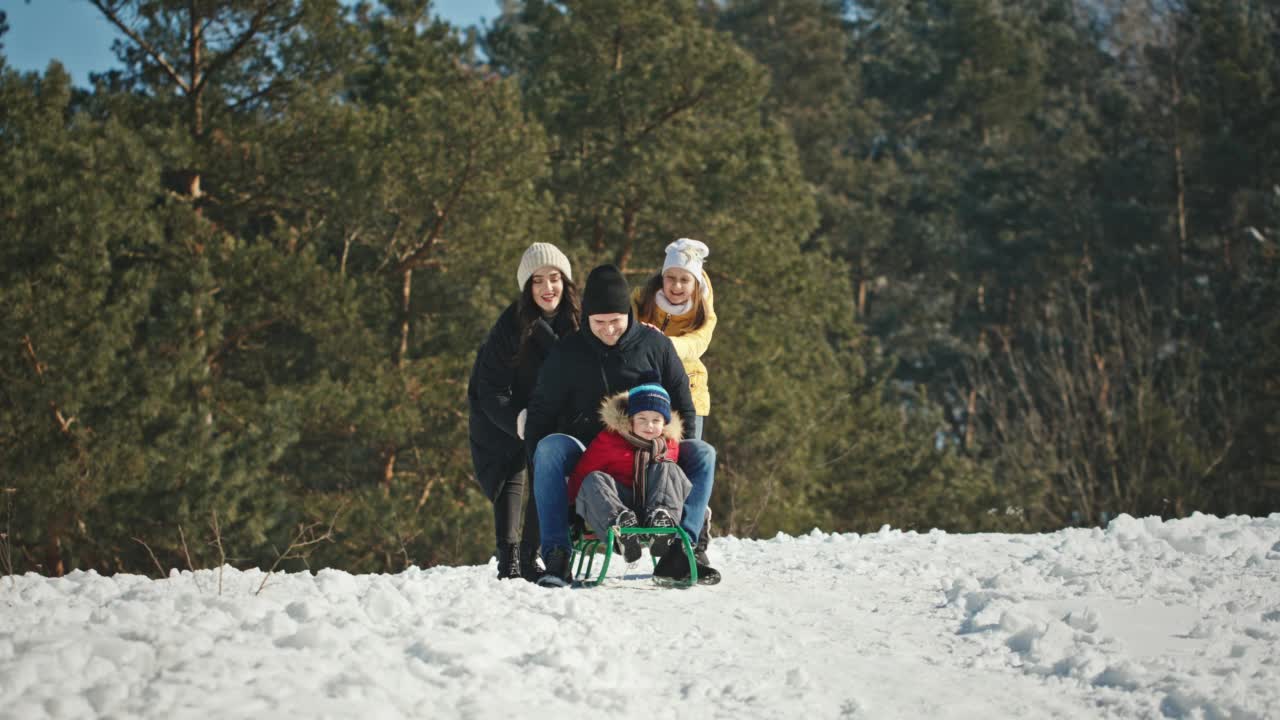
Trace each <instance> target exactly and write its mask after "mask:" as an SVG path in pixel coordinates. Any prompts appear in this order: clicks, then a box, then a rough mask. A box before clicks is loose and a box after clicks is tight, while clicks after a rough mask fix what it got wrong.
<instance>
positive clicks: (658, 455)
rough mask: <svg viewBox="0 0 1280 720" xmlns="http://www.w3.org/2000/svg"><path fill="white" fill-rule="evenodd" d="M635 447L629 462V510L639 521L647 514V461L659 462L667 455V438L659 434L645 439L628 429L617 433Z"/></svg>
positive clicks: (642, 520)
mask: <svg viewBox="0 0 1280 720" xmlns="http://www.w3.org/2000/svg"><path fill="white" fill-rule="evenodd" d="M619 434H620V435H622V437H624V438H626V440H627V442H629V443H631V447H633V448H635V449H636V455H635V460H634V461H632V464H631V477H632V478H633V479H632V481H631V510H632V511H633V512H635V514H636V517H637V518H639V519H640V522H644V518H645V517H646V516H647V515H648V513H646V512H645V487H644V484H645V479H646V478H647V477H648V474H649V473H648V470H649V463H652V462H655V461H658V462H661V461H662V459H663V458H665V457H666V456H667V439H666V438H665V437H663V436H661V435H659V436H658V437H656V438H654V439H652V440H645V439H644V438H642V437H640V436H639V435H636V434H635V433H633V432H631V431H630V430H628V431H626V432H622V433H619Z"/></svg>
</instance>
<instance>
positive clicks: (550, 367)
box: [524, 313, 696, 457]
mask: <svg viewBox="0 0 1280 720" xmlns="http://www.w3.org/2000/svg"><path fill="white" fill-rule="evenodd" d="M630 315H631V323H630V325H629V326H628V327H627V331H626V332H625V333H623V334H622V337H620V338H618V342H617V344H615V345H614V346H612V347H610V346H608V345H605V344H604V343H602V342H600V339H599V338H597V337H596V336H595V335H594V334H593V333H592V332H591V327H590V323H589V322H588V320H587V318H586V317H583V318H582V327H581V329H579V330H578V332H576V333H573V334H572V335H569V336H567V337H565V338H564V339H563V340H561V341H560V342H559V343H558V344H557V345H556V346H555V348H554V349H552V351H551V354H550V355H548V356H547V359H546V361H545V362H544V363H543V364H542V371H541V372H540V373H539V374H538V382H537V385H536V387H535V388H534V391H533V396H532V397H530V398H529V415H528V418H527V421H526V422H525V427H524V430H525V431H524V439H525V447H526V448H527V449H528V452H529V457H533V451H534V450H535V449H536V448H537V447H538V442H539V441H540V440H542V438H544V437H546V436H547V435H550V434H552V433H567V434H569V435H573V436H574V437H576V438H578V439H579V440H581V441H582V444H583V445H586V444H588V443H590V442H591V439H592V438H594V437H595V436H596V433H598V432H600V430H602V429H603V425H601V424H600V415H599V412H600V401H601V400H603V399H604V398H605V397H607V396H609V395H612V394H614V393H617V392H621V391H623V390H628V389H630V388H632V387H634V386H636V385H637V384H638V380H639V378H640V376H641V375H642V374H643V373H645V371H648V372H655V371H656V372H657V374H658V377H660V378H661V379H662V387H664V388H665V389H666V391H667V393H668V394H670V395H671V409H672V410H673V411H675V412H678V413H680V417H681V419H682V420H683V421H684V427H685V434H686V437H690V435H689V433H691V432H692V429H693V427H694V421H695V418H696V415H695V414H694V411H693V396H692V395H690V394H689V376H688V375H686V374H685V372H684V364H683V363H681V362H680V356H678V355H676V349H675V346H674V345H672V344H671V339H670V338H668V337H667V336H666V335H663V334H662V333H661V332H658V331H657V330H654V329H653V328H651V327H646V326H644V325H638V324H636V321H635V315H634V313H630Z"/></svg>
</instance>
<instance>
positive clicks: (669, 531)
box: [569, 526, 698, 588]
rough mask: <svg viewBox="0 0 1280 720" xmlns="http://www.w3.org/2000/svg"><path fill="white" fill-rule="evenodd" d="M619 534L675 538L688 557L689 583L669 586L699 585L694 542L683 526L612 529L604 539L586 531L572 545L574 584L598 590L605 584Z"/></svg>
mask: <svg viewBox="0 0 1280 720" xmlns="http://www.w3.org/2000/svg"><path fill="white" fill-rule="evenodd" d="M618 535H675V536H676V537H677V538H679V540H680V548H681V550H683V551H684V554H685V556H686V557H688V558H689V578H688V579H687V580H673V581H671V582H670V583H669V584H670V585H672V586H674V587H685V588H687V587H693V586H694V585H697V584H698V563H697V562H696V561H695V560H694V557H693V543H692V542H690V541H689V533H687V532H685V531H684V528H681V527H662V528H655V527H628V528H620V527H617V526H613V527H610V528H609V531H608V532H607V533H606V534H605V537H604V538H603V539H602V538H600V537H599V536H598V535H596V534H595V533H594V532H587V533H586V534H585V535H583V536H582V537H581V538H579V539H578V541H577V542H575V543H574V544H573V555H574V557H572V558H570V560H569V566H570V567H572V568H573V579H574V581H575V582H578V583H581V584H582V586H583V587H595V586H597V585H600V584H602V583H604V581H605V577H606V576H607V575H608V574H609V561H610V560H612V559H613V541H614V539H615V538H616V537H617V536H618ZM601 548H603V549H604V561H603V562H602V563H601V564H600V572H599V574H598V575H596V576H595V577H592V571H593V568H594V567H595V563H596V555H597V554H598V553H597V551H599V550H600V549H601ZM667 552H678V551H677V550H676V549H675V548H674V547H668V548H667ZM653 564H654V565H655V566H656V565H657V564H658V561H657V559H654V561H653ZM663 584H668V583H663Z"/></svg>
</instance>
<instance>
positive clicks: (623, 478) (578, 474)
mask: <svg viewBox="0 0 1280 720" xmlns="http://www.w3.org/2000/svg"><path fill="white" fill-rule="evenodd" d="M600 419H601V420H602V421H603V422H604V426H605V429H604V430H602V431H601V432H600V433H598V434H597V435H596V437H595V439H594V440H592V441H591V444H590V445H588V446H587V450H586V452H584V453H582V457H581V458H579V459H578V464H577V465H576V466H574V468H573V473H572V474H571V475H569V504H570V505H573V504H574V503H575V502H576V501H577V499H578V491H579V490H580V489H581V488H582V479H583V478H585V477H586V476H587V474H588V473H592V472H595V471H597V470H599V471H600V472H602V473H606V474H608V475H609V476H610V477H612V478H613V479H614V481H615V482H617V483H618V484H619V485H626V486H627V487H631V486H632V484H633V483H634V482H635V477H634V476H635V462H636V449H635V447H633V446H632V445H631V443H629V442H627V439H626V438H624V437H622V435H621V434H619V433H620V432H622V431H626V430H630V429H631V419H630V418H628V417H627V394H626V393H625V392H624V393H619V394H617V395H613V396H612V397H608V398H605V400H604V402H602V403H601V404H600ZM683 433H684V427H683V425H682V424H681V422H680V416H679V415H675V414H673V415H672V416H671V422H669V423H667V426H666V427H665V428H663V430H662V435H663V437H664V438H666V441H667V454H666V459H668V460H670V461H672V462H675V461H676V460H677V459H679V457H680V437H681V435H683Z"/></svg>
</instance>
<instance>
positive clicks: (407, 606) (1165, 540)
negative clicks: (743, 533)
mask: <svg viewBox="0 0 1280 720" xmlns="http://www.w3.org/2000/svg"><path fill="white" fill-rule="evenodd" d="M712 558H713V560H714V561H715V563H716V565H717V566H718V567H719V568H720V569H721V570H722V571H723V572H724V577H725V580H724V582H723V583H722V584H720V585H718V586H714V587H699V588H695V589H691V590H670V589H661V588H658V587H656V586H654V585H653V584H651V583H650V581H649V580H648V572H647V570H645V568H647V567H648V565H647V563H648V559H647V558H645V559H644V560H642V561H641V564H638V565H636V566H633V567H632V568H629V569H627V576H626V577H625V578H624V577H622V576H621V569H619V570H617V571H615V578H616V579H615V580H614V581H613V582H612V583H611V584H610V585H609V586H607V587H605V588H599V589H586V590H548V589H542V588H537V587H534V586H532V585H529V584H527V583H522V582H504V583H499V582H498V581H496V580H493V579H491V576H492V574H493V568H492V567H485V566H478V567H457V568H433V569H430V570H418V569H411V570H409V571H407V572H404V573H401V574H398V575H394V576H386V575H380V576H353V575H349V574H347V573H344V572H339V571H332V570H322V571H320V572H318V573H315V574H314V575H312V574H310V573H298V574H292V575H283V574H281V575H276V576H273V577H271V578H270V579H269V581H268V582H267V584H266V587H265V588H264V589H263V591H262V592H261V593H260V594H257V595H255V591H256V590H257V589H258V587H259V585H260V584H261V583H262V580H263V575H262V574H261V573H260V572H258V571H250V572H240V571H236V570H234V569H231V568H226V569H225V570H224V572H223V577H222V592H221V595H219V593H218V581H219V580H218V573H217V571H208V570H206V571H200V572H197V573H195V574H194V575H193V574H191V573H187V572H184V573H176V572H175V573H173V574H172V575H171V576H170V577H169V578H168V579H166V580H161V581H156V580H150V579H147V578H144V577H140V576H131V575H120V576H115V577H110V578H106V577H101V576H99V575H97V574H95V573H73V574H71V575H69V576H67V577H64V578H59V579H48V578H43V577H38V576H35V575H27V576H24V577H13V578H0V583H2V587H0V609H2V612H0V718H14V719H20V720H31V719H33V718H44V717H51V718H88V717H120V718H124V717H147V718H208V717H223V718H227V717H243V718H250V717H251V718H278V717H293V718H346V717H360V718H362V720H373V719H375V718H400V717H415V718H452V717H459V718H462V717H465V718H522V717H556V718H579V717H590V716H599V715H604V716H606V717H611V718H652V717H658V716H673V715H674V716H675V717H688V718H735V719H740V718H783V717H817V718H924V717H930V718H975V717H981V718H1033V717H1034V718H1042V717H1061V718H1098V717H1125V718H1129V717H1135V718H1148V717H1150V718H1156V717H1188V718H1201V717H1204V718H1264V717H1277V716H1278V715H1280V709H1277V708H1280V514H1272V515H1271V516H1270V517H1268V518H1265V519H1258V518H1245V517H1229V518H1225V519H1218V518H1212V517H1207V516H1195V517H1192V518H1189V519H1186V520H1178V521H1170V522H1161V521H1160V520H1159V519H1157V518H1149V519H1144V520H1136V519H1133V518H1130V517H1127V516H1122V517H1120V518H1119V519H1117V520H1115V521H1113V522H1112V523H1111V524H1110V526H1109V527H1108V528H1107V529H1106V530H1100V529H1078V530H1066V531H1063V532H1058V533H1053V534H1045V535H950V534H946V533H942V532H938V531H934V532H930V533H926V534H917V533H914V532H906V533H904V532H899V531H893V530H888V529H886V530H882V531H881V532H879V533H875V534H870V535H863V536H858V535H827V534H823V533H820V532H817V531H815V532H813V533H812V534H810V535H806V536H803V537H798V538H789V537H778V538H775V539H773V540H767V541H747V540H736V539H733V538H719V539H717V540H716V541H715V542H714V543H713V544H712Z"/></svg>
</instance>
